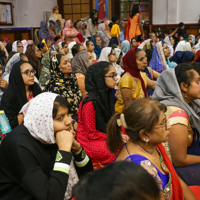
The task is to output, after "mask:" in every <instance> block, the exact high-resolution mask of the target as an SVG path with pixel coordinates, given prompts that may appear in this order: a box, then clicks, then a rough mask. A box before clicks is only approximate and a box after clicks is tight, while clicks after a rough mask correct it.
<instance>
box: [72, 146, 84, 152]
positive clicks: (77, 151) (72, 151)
mask: <svg viewBox="0 0 200 200" xmlns="http://www.w3.org/2000/svg"><path fill="white" fill-rule="evenodd" d="M80 149H82V146H81V145H80V147H79V149H78V150H76V151H74V150H72V152H73V153H77V152H79V151H80Z"/></svg>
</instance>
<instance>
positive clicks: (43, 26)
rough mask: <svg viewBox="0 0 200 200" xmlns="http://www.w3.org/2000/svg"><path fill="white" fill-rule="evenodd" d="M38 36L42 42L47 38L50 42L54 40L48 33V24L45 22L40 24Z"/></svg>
mask: <svg viewBox="0 0 200 200" xmlns="http://www.w3.org/2000/svg"><path fill="white" fill-rule="evenodd" d="M38 35H39V39H41V40H43V39H46V38H47V39H50V40H52V39H53V37H52V35H51V34H50V33H49V31H48V28H47V22H46V21H44V20H43V21H41V22H40V30H39V32H38Z"/></svg>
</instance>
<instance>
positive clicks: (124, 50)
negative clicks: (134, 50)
mask: <svg viewBox="0 0 200 200" xmlns="http://www.w3.org/2000/svg"><path fill="white" fill-rule="evenodd" d="M120 49H121V51H122V54H123V56H125V55H126V53H127V52H128V51H129V50H130V49H131V45H130V42H129V41H128V40H124V41H123V42H122V43H121V47H120Z"/></svg>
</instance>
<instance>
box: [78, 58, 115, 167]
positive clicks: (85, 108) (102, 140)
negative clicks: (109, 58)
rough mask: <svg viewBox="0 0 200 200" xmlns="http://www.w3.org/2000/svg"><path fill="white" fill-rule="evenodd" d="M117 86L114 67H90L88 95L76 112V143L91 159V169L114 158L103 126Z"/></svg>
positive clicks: (111, 107)
mask: <svg viewBox="0 0 200 200" xmlns="http://www.w3.org/2000/svg"><path fill="white" fill-rule="evenodd" d="M116 83H117V74H116V70H115V68H114V67H113V66H112V65H111V63H109V62H105V61H102V62H98V63H96V64H94V65H92V66H90V67H89V68H88V70H87V73H86V76H85V89H86V91H87V92H88V95H87V96H86V97H85V98H84V99H83V101H82V102H81V104H80V106H79V112H78V129H77V141H78V142H80V143H81V145H82V146H83V147H84V149H85V151H86V153H87V154H88V155H89V156H90V157H91V159H92V161H93V165H94V166H95V168H100V167H102V166H103V165H105V164H107V163H111V162H113V161H114V159H115V157H116V156H115V155H113V154H111V153H110V151H109V150H108V149H107V146H106V137H107V135H106V133H105V131H106V125H107V122H108V120H109V119H110V118H111V117H112V115H113V114H114V103H113V99H112V89H113V88H114V87H115V85H116Z"/></svg>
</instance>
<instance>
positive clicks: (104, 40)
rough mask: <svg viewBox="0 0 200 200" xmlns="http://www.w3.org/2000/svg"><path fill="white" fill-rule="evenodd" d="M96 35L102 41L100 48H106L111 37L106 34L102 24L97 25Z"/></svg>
mask: <svg viewBox="0 0 200 200" xmlns="http://www.w3.org/2000/svg"><path fill="white" fill-rule="evenodd" d="M97 35H98V36H99V37H100V39H101V41H102V47H107V46H108V44H109V42H110V38H111V37H110V36H109V35H108V34H107V32H106V26H105V24H104V23H100V24H99V25H98V31H97Z"/></svg>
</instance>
